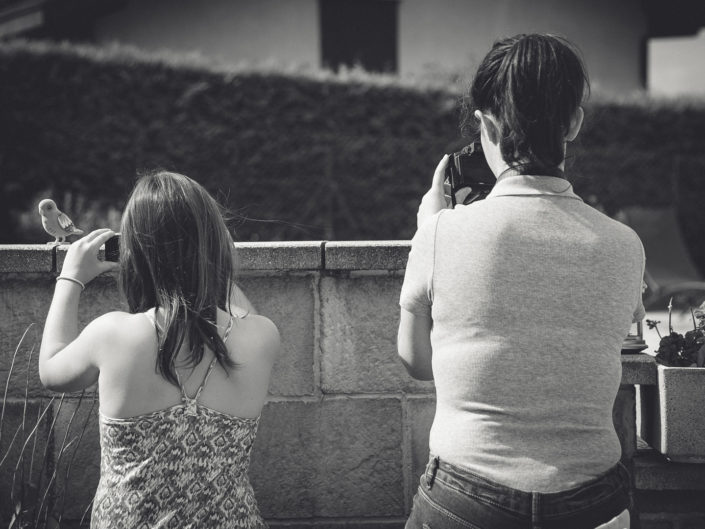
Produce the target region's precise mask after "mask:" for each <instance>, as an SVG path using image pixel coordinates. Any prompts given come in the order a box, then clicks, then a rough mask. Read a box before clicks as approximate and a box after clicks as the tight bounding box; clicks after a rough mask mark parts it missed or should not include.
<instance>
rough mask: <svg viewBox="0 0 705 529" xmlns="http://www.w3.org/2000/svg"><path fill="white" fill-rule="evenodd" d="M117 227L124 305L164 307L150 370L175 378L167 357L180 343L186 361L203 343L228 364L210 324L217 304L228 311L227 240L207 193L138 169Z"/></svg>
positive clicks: (196, 358)
mask: <svg viewBox="0 0 705 529" xmlns="http://www.w3.org/2000/svg"><path fill="white" fill-rule="evenodd" d="M121 232H122V234H121V240H120V280H119V284H120V290H121V292H122V294H123V296H124V297H125V299H126V300H127V304H128V307H129V310H130V312H131V313H137V312H144V311H146V310H148V309H150V308H152V307H155V308H157V309H162V311H163V313H164V325H163V326H162V327H161V328H160V329H158V330H157V333H158V337H159V352H158V356H157V365H156V369H157V372H158V373H160V374H161V375H162V376H163V377H164V378H166V379H167V380H168V381H170V382H171V383H173V384H178V381H177V378H176V369H175V366H174V360H175V358H176V355H177V353H178V352H179V350H180V349H181V347H182V345H183V344H184V343H186V344H187V345H188V347H189V348H190V353H191V354H190V361H191V363H192V365H194V366H195V365H197V364H198V363H199V362H200V361H201V359H202V358H203V354H204V346H208V347H209V348H210V349H211V350H212V351H213V353H214V354H215V358H216V359H217V361H218V363H219V364H220V365H221V366H222V367H223V368H227V367H234V366H235V364H234V362H233V361H232V359H231V358H230V357H229V355H228V351H227V349H226V347H225V344H224V343H223V340H222V339H221V338H220V335H219V333H218V328H217V327H216V317H217V309H218V308H221V309H222V310H225V311H227V312H228V313H230V303H229V300H230V295H231V288H232V275H233V257H232V251H233V244H232V243H233V240H232V237H231V235H230V232H229V231H228V228H227V227H226V225H225V222H224V221H223V216H222V212H221V209H220V206H219V205H218V203H217V202H216V201H215V200H214V199H213V197H211V196H210V195H209V194H208V192H207V191H206V190H205V189H204V188H203V187H202V186H201V185H199V184H198V183H197V182H195V181H194V180H192V179H190V178H188V177H187V176H183V175H180V174H176V173H170V172H166V171H160V172H156V173H152V174H147V175H144V176H142V177H141V178H140V179H139V180H138V181H137V184H136V185H135V188H134V190H133V191H132V195H131V196H130V199H129V200H128V202H127V206H126V207H125V211H124V213H123V218H122V225H121ZM226 372H227V370H226Z"/></svg>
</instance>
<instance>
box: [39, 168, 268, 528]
mask: <svg viewBox="0 0 705 529" xmlns="http://www.w3.org/2000/svg"><path fill="white" fill-rule="evenodd" d="M114 235H115V234H114V233H113V232H112V231H111V230H107V229H100V230H96V231H93V232H92V233H90V234H88V235H87V236H85V237H84V238H82V239H80V240H78V241H76V242H75V243H73V244H72V245H71V246H70V248H69V250H68V252H67V255H66V259H65V261H64V264H63V268H62V271H61V275H60V276H59V277H58V278H57V283H56V287H55V291H54V298H53V300H52V303H51V307H50V308H49V313H48V315H47V319H46V323H45V325H44V335H43V338H42V344H41V352H40V357H39V374H40V377H41V380H42V383H43V384H44V385H45V386H46V387H48V388H50V389H53V390H57V391H75V390H81V389H84V388H86V387H88V386H90V385H92V384H93V383H95V382H96V381H97V382H98V388H99V401H100V412H99V421H100V443H101V472H100V481H99V484H98V490H97V492H96V496H95V499H94V503H93V511H92V517H91V527H93V528H112V529H115V528H122V527H125V528H133V527H149V528H157V527H179V528H188V527H191V528H196V527H208V528H261V527H266V525H265V523H264V521H263V520H262V518H261V516H260V514H259V511H258V508H257V503H256V501H255V498H254V494H253V491H252V487H251V486H250V483H249V480H248V476H247V470H248V466H249V456H250V451H251V449H252V445H253V442H254V440H255V435H256V432H257V425H258V421H259V416H260V412H261V410H262V407H263V406H264V403H265V399H266V396H267V388H268V385H269V378H270V374H271V369H272V365H273V362H274V360H275V358H276V355H277V353H278V351H279V348H280V340H279V334H278V331H277V329H276V327H275V326H274V324H273V323H272V322H271V321H270V320H268V319H267V318H265V317H263V316H259V315H256V314H255V313H254V312H253V310H252V307H251V305H249V301H247V298H246V297H245V296H244V294H242V292H241V291H240V290H239V289H238V288H237V287H236V286H235V284H234V283H233V255H232V252H233V241H232V238H231V236H230V233H229V231H228V229H227V227H226V225H225V222H224V221H223V217H222V215H221V212H220V209H219V206H218V204H217V203H216V201H215V200H214V199H213V198H212V197H211V196H210V195H209V194H208V192H207V191H206V190H205V189H204V188H203V187H201V186H200V185H199V184H198V183H196V182H195V181H193V180H191V179H190V178H188V177H186V176H183V175H179V174H175V173H169V172H158V173H155V174H151V175H147V176H143V177H142V178H140V179H139V181H138V182H137V184H136V186H135V188H134V191H133V192H132V195H131V196H130V199H129V201H128V203H127V206H126V208H125V211H124V213H123V218H122V225H121V239H120V246H121V248H120V258H119V264H117V263H112V262H108V261H102V260H99V259H98V251H99V249H100V247H101V246H102V245H103V244H104V243H105V242H106V241H107V240H108V239H109V238H111V237H112V236H114ZM115 269H117V270H119V287H120V291H121V293H122V295H123V296H124V298H125V300H126V302H127V308H128V311H127V312H121V311H115V312H110V313H107V314H104V315H102V316H99V317H98V318H96V319H94V320H93V321H92V322H90V323H89V324H88V325H87V326H86V327H85V329H83V331H82V332H80V333H79V332H78V309H79V298H80V295H81V292H82V290H83V289H84V287H85V285H86V284H87V283H88V282H90V281H91V280H92V279H93V278H95V277H96V276H97V275H99V274H100V273H102V272H107V271H111V270H115Z"/></svg>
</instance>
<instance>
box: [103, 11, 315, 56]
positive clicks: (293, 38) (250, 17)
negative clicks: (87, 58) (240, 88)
mask: <svg viewBox="0 0 705 529" xmlns="http://www.w3.org/2000/svg"><path fill="white" fill-rule="evenodd" d="M95 32H96V38H97V40H98V41H99V42H102V43H109V42H120V43H124V44H131V45H134V46H137V47H139V48H142V49H145V50H150V51H156V50H164V49H167V50H172V51H176V52H180V53H192V52H197V53H199V54H202V55H203V56H205V57H208V58H212V59H215V60H217V61H224V62H228V63H235V64H238V63H240V62H250V63H262V62H268V61H270V62H276V63H277V64H285V65H292V64H293V65H308V66H314V67H317V66H318V64H319V62H320V52H319V37H318V34H319V29H318V4H317V2H316V0H208V1H207V2H202V1H200V0H138V1H137V0H133V1H131V2H129V3H128V4H127V6H126V7H125V8H124V9H122V10H121V11H118V12H116V13H114V14H112V15H109V16H107V17H104V18H101V19H99V20H98V21H97V24H96V28H95Z"/></svg>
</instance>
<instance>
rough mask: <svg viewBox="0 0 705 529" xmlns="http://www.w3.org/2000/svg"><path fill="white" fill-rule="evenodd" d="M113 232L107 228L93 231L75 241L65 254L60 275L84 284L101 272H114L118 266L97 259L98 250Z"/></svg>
mask: <svg viewBox="0 0 705 529" xmlns="http://www.w3.org/2000/svg"><path fill="white" fill-rule="evenodd" d="M114 235H115V232H114V231H113V230H110V229H108V228H103V229H100V230H95V231H92V232H91V233H89V234H88V235H86V236H85V237H83V238H81V239H79V240H77V241H76V242H74V243H73V244H72V245H71V246H69V250H68V252H67V253H66V259H65V260H64V265H63V267H62V268H61V275H62V276H67V277H72V278H74V279H78V280H79V281H80V282H81V283H83V284H86V283H88V282H89V281H91V280H92V279H94V278H95V277H96V276H97V275H99V274H102V273H103V272H110V271H111V270H116V269H117V268H118V267H119V265H118V263H114V262H112V261H101V260H100V259H98V250H99V249H100V247H101V246H102V245H103V244H105V241H107V240H108V239H110V237H112V236H114Z"/></svg>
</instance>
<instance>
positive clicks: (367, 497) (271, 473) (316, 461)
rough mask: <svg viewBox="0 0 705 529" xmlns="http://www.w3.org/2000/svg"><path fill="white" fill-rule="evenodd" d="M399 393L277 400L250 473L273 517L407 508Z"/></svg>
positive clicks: (268, 410) (268, 411)
mask: <svg viewBox="0 0 705 529" xmlns="http://www.w3.org/2000/svg"><path fill="white" fill-rule="evenodd" d="M401 459H402V457H401V405H400V401H399V399H396V398H370V399H361V398H352V399H347V398H343V399H340V398H333V399H329V398H324V399H323V400H321V401H316V402H291V401H289V402H272V403H270V404H268V405H267V406H266V407H265V409H264V411H263V413H262V423H261V425H260V432H259V435H258V438H257V441H256V442H255V448H254V451H253V454H252V465H251V471H250V478H251V480H252V484H253V487H254V489H255V494H256V497H257V500H258V502H259V504H260V508H261V510H262V514H263V515H264V516H265V517H267V518H279V519H282V518H306V517H313V516H323V517H336V516H346V517H348V516H350V517H352V516H399V515H401V514H403V510H404V499H403V480H402V461H401Z"/></svg>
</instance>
